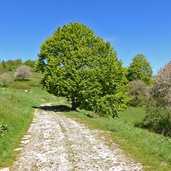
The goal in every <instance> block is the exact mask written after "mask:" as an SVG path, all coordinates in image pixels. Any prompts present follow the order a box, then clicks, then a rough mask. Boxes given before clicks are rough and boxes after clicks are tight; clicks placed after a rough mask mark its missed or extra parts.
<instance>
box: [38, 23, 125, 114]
mask: <svg viewBox="0 0 171 171" xmlns="http://www.w3.org/2000/svg"><path fill="white" fill-rule="evenodd" d="M37 68H38V69H39V70H40V71H42V73H43V78H42V84H43V86H44V87H46V89H47V91H48V92H50V93H52V94H54V95H56V96H63V97H66V98H67V99H68V100H69V101H71V102H72V108H73V109H74V110H75V109H76V108H77V107H80V108H88V109H94V110H95V111H97V112H101V113H102V112H105V113H106V114H107V115H111V116H113V117H114V116H115V115H117V111H118V110H121V109H123V107H125V103H126V101H127V100H126V99H127V94H126V91H125V90H126V84H127V79H126V76H125V69H124V68H123V67H122V63H121V62H120V61H119V60H118V59H117V55H116V52H115V51H114V50H113V49H112V48H111V45H110V43H109V42H105V41H104V40H103V39H102V38H100V37H97V36H95V35H94V33H93V31H92V30H90V29H89V28H88V27H86V26H85V25H83V24H80V23H71V24H68V25H64V26H63V27H62V28H60V27H59V28H58V29H57V30H56V32H55V33H54V34H53V35H52V36H51V37H49V38H48V39H47V40H46V41H45V42H44V43H43V44H42V46H41V51H40V54H39V60H38V64H37ZM109 108H110V109H109ZM105 113H104V114H105Z"/></svg>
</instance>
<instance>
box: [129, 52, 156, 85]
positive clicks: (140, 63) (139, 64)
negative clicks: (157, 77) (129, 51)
mask: <svg viewBox="0 0 171 171" xmlns="http://www.w3.org/2000/svg"><path fill="white" fill-rule="evenodd" d="M152 73H153V72H152V69H151V66H150V63H149V62H148V61H147V59H146V58H145V56H144V55H142V54H138V55H136V56H135V57H134V58H133V59H132V62H131V64H130V66H129V67H128V75H127V78H128V80H129V81H134V80H142V81H144V82H145V83H147V84H150V83H151V80H152Z"/></svg>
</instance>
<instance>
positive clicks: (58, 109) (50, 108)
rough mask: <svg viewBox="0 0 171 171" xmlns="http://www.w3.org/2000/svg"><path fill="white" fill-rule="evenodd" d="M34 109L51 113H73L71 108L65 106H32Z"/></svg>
mask: <svg viewBox="0 0 171 171" xmlns="http://www.w3.org/2000/svg"><path fill="white" fill-rule="evenodd" d="M32 107H33V108H34V109H41V110H45V111H53V112H70V111H73V110H72V109H71V107H69V106H66V105H56V106H39V107H36V106H32Z"/></svg>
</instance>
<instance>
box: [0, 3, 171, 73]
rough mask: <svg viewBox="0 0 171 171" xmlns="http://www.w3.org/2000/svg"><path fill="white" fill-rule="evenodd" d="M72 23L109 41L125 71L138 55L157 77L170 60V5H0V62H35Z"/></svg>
mask: <svg viewBox="0 0 171 171" xmlns="http://www.w3.org/2000/svg"><path fill="white" fill-rule="evenodd" d="M70 22H80V23H82V24H85V25H87V26H88V27H89V28H90V29H92V30H93V31H94V32H95V34H96V35H97V36H100V37H102V38H103V39H104V40H106V41H110V42H111V44H112V46H113V47H114V49H115V50H116V52H117V54H118V58H119V59H120V60H122V61H123V64H124V66H126V67H127V66H129V64H130V63H131V60H132V58H133V57H134V56H135V55H136V54H138V53H141V54H143V55H144V56H145V57H146V58H147V59H148V61H149V62H150V64H151V66H152V69H153V71H154V73H156V72H157V71H158V70H159V69H160V68H161V67H163V66H164V65H165V64H166V63H168V62H169V61H170V60H171V0H15V1H14V0H0V60H8V59H18V58H21V59H22V60H23V61H25V60H27V59H31V60H36V59H37V58H38V57H37V54H38V53H39V51H40V45H41V44H42V43H43V42H44V41H45V40H46V38H47V37H48V36H50V35H52V34H53V32H54V31H55V30H56V29H57V27H59V26H60V27H62V26H63V25H64V24H69V23H70Z"/></svg>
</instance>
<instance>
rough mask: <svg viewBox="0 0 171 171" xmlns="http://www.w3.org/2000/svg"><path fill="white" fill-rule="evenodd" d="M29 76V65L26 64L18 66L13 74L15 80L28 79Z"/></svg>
mask: <svg viewBox="0 0 171 171" xmlns="http://www.w3.org/2000/svg"><path fill="white" fill-rule="evenodd" d="M30 76H31V71H30V67H28V66H26V65H21V66H19V67H18V68H17V70H16V72H15V74H14V77H15V79H16V80H28V79H30Z"/></svg>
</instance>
